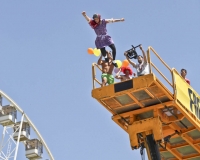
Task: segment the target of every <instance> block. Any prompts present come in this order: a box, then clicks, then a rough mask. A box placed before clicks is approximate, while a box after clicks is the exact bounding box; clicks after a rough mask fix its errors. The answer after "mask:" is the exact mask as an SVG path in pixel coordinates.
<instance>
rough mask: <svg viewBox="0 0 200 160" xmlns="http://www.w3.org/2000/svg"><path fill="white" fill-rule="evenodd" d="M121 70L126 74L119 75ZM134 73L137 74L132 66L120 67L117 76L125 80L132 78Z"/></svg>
mask: <svg viewBox="0 0 200 160" xmlns="http://www.w3.org/2000/svg"><path fill="white" fill-rule="evenodd" d="M120 72H123V73H124V75H119V74H120ZM132 75H134V76H135V73H133V71H132V69H131V68H130V67H122V68H120V70H119V72H118V73H117V74H116V76H115V78H116V79H120V80H121V82H123V81H127V80H130V79H132Z"/></svg>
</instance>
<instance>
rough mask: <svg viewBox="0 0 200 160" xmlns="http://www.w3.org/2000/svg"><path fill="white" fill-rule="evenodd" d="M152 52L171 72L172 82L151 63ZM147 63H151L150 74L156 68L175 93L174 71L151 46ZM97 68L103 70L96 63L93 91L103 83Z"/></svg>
mask: <svg viewBox="0 0 200 160" xmlns="http://www.w3.org/2000/svg"><path fill="white" fill-rule="evenodd" d="M151 51H152V52H153V53H154V55H155V56H156V57H157V58H158V59H159V60H160V62H161V63H162V64H163V65H164V66H165V67H166V68H167V69H168V70H169V72H170V74H171V76H172V82H170V80H169V79H168V78H167V77H166V76H164V74H163V73H162V72H161V71H160V70H159V69H158V67H156V65H155V64H154V63H153V62H152V61H151ZM147 61H148V63H149V71H150V73H153V72H152V68H154V69H155V70H156V71H157V72H158V73H159V74H160V75H161V76H162V77H163V78H164V79H165V81H166V82H167V83H168V84H169V85H170V86H171V87H172V88H173V92H174V82H173V73H172V69H171V68H170V67H169V66H168V65H167V63H165V61H164V60H163V59H162V58H161V57H160V56H159V55H158V53H156V51H155V50H154V49H153V48H152V47H151V46H149V47H148V50H147ZM95 68H98V69H99V70H100V71H101V72H102V69H101V68H100V66H99V65H97V64H96V63H93V64H92V80H93V89H95V88H96V86H95V84H96V83H98V84H99V85H101V82H100V81H99V80H97V78H96V70H95Z"/></svg>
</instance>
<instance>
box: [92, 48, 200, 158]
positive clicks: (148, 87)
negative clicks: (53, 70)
mask: <svg viewBox="0 0 200 160" xmlns="http://www.w3.org/2000/svg"><path fill="white" fill-rule="evenodd" d="M152 53H153V54H154V55H155V56H156V57H157V58H158V59H159V60H160V61H161V62H162V64H163V65H164V66H165V67H166V68H167V69H168V71H169V72H170V75H171V77H170V78H169V77H166V76H165V75H164V74H163V73H162V72H161V71H160V70H159V69H158V68H157V67H156V66H155V64H154V63H153V61H152V60H153V59H152V57H151V54H152ZM147 59H148V63H149V64H150V65H149V66H150V74H148V75H145V76H140V77H137V78H133V79H132V80H129V81H125V82H120V83H115V84H111V85H108V86H105V87H98V88H97V87H96V86H95V82H97V83H98V84H100V81H99V80H97V79H96V71H95V68H98V69H100V70H101V68H100V67H99V66H98V65H97V64H95V63H94V64H93V66H92V73H93V90H92V97H93V98H95V99H96V100H97V101H98V102H99V103H100V104H101V105H102V106H104V107H105V108H106V109H107V110H108V111H109V112H110V113H111V114H112V120H113V121H114V122H115V123H117V124H118V125H119V126H120V127H121V128H122V129H123V130H124V131H126V132H127V133H128V134H129V138H130V145H131V147H132V149H134V148H137V147H138V146H139V144H138V142H140V141H141V139H140V140H139V139H138V136H137V134H138V133H141V135H143V140H142V141H143V142H145V147H146V148H147V153H148V157H149V159H150V155H149V154H150V152H149V148H148V146H147V145H146V141H145V137H146V135H148V134H152V133H153V134H154V138H155V140H156V141H157V142H160V143H161V145H163V146H164V143H163V142H164V141H163V140H164V138H165V137H166V136H169V135H172V136H171V138H170V140H169V142H168V143H167V145H166V148H165V149H163V148H160V154H161V157H162V159H163V160H186V159H187V160H200V107H199V103H200V96H199V95H198V93H197V92H196V91H195V90H194V89H193V88H192V87H191V86H190V85H189V84H187V83H186V82H185V80H184V79H183V78H182V77H181V76H180V75H179V73H178V72H177V71H176V70H175V69H174V68H172V69H171V68H170V67H169V66H168V65H167V64H166V63H165V62H164V60H162V58H161V57H160V56H159V55H158V54H157V53H156V51H155V50H154V49H153V48H152V47H148V50H147ZM153 68H154V69H155V70H157V73H158V75H159V76H161V77H162V78H163V79H164V81H161V80H160V79H159V78H158V77H159V76H157V74H156V73H153ZM169 79H171V81H170V80H169ZM167 83H168V84H169V86H168V87H167V86H165V84H167ZM119 85H121V86H123V85H124V86H127V85H129V86H131V87H129V88H128V89H124V90H123V88H122V87H121V88H120V89H121V90H118V89H117V86H119ZM175 133H177V134H175Z"/></svg>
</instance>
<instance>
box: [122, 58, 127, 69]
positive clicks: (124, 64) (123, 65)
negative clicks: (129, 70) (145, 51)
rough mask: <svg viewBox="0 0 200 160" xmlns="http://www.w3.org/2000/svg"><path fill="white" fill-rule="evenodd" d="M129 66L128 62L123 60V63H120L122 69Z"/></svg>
mask: <svg viewBox="0 0 200 160" xmlns="http://www.w3.org/2000/svg"><path fill="white" fill-rule="evenodd" d="M128 65H129V62H128V60H127V59H125V60H124V61H123V62H122V67H127V66H128Z"/></svg>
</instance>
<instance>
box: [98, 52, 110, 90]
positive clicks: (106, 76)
mask: <svg viewBox="0 0 200 160" xmlns="http://www.w3.org/2000/svg"><path fill="white" fill-rule="evenodd" d="M106 54H107V57H108V62H107V61H105V60H102V55H101V56H100V58H99V60H98V62H97V64H98V65H101V66H102V75H101V78H102V85H101V86H102V87H104V86H106V84H113V83H114V76H113V75H112V72H113V69H114V65H112V63H113V59H112V56H111V54H110V53H109V52H108V51H106Z"/></svg>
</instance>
